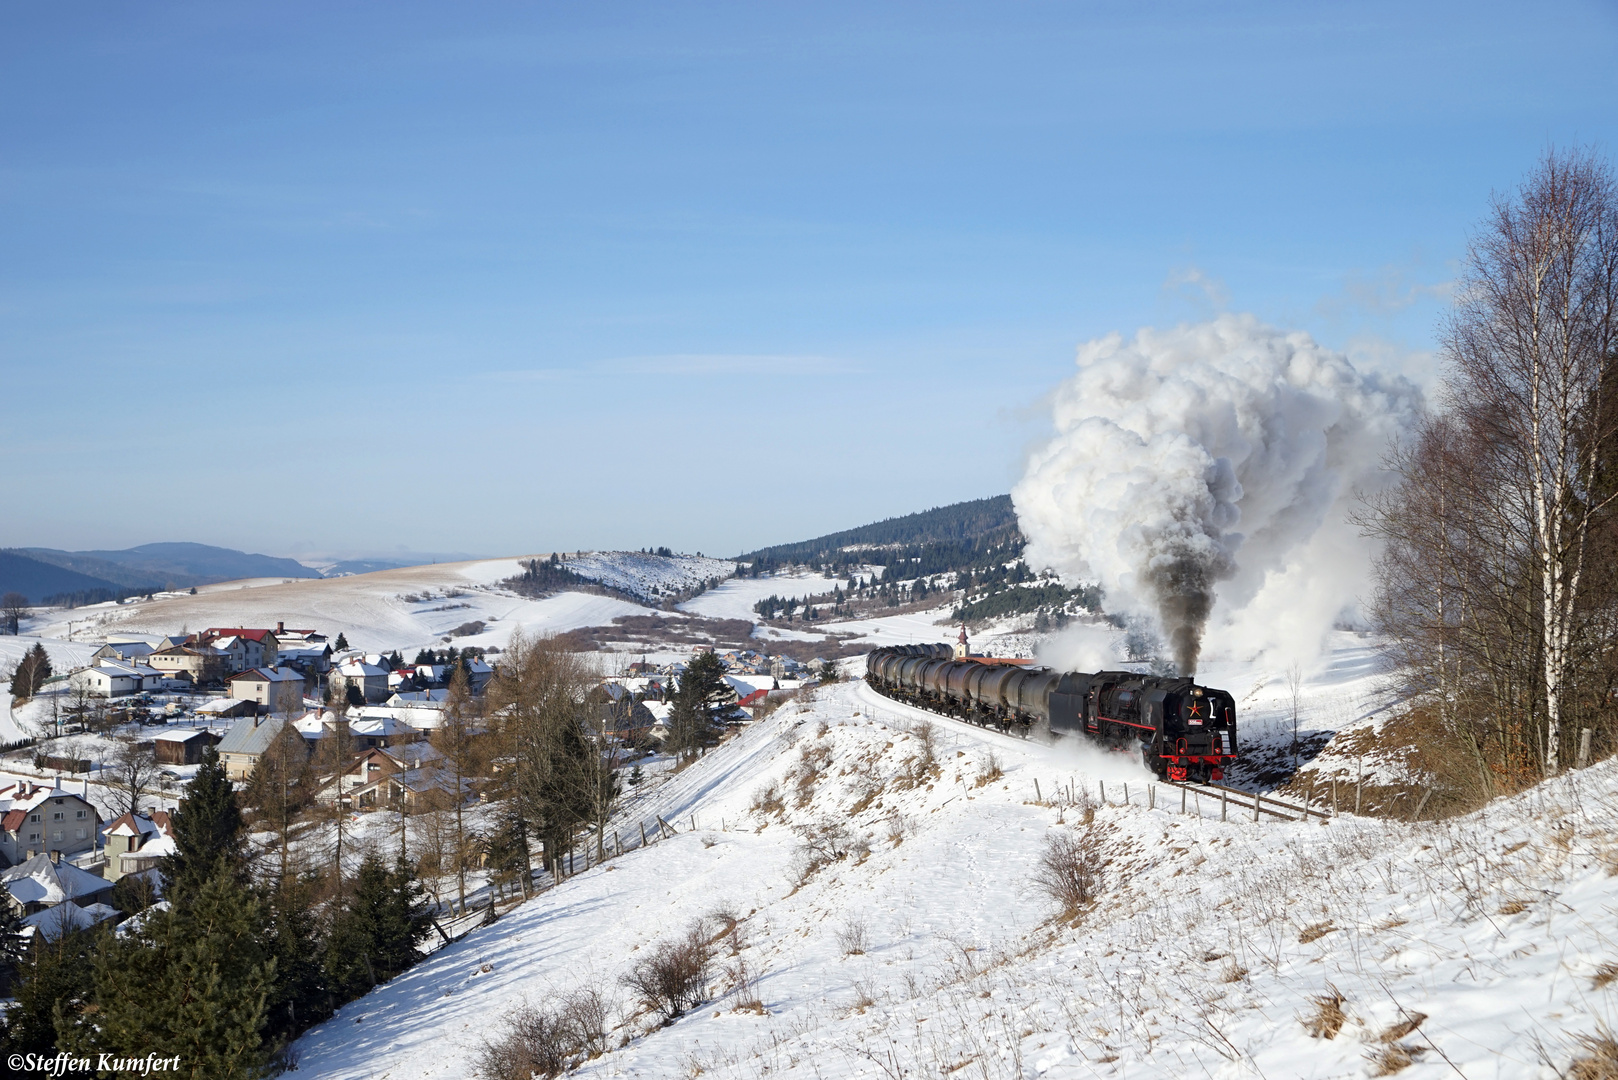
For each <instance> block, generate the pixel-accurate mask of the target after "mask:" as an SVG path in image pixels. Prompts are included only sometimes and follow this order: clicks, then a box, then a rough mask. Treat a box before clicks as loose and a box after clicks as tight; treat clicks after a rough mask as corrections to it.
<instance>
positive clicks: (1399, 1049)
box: [1371, 1043, 1420, 1076]
mask: <svg viewBox="0 0 1618 1080" xmlns="http://www.w3.org/2000/svg"><path fill="white" fill-rule="evenodd" d="M1419 1052H1420V1051H1416V1052H1412V1051H1411V1050H1410V1049H1409V1048H1408V1047H1404V1046H1400V1045H1399V1044H1398V1043H1394V1044H1393V1045H1392V1046H1384V1047H1380V1048H1379V1049H1376V1050H1373V1051H1371V1075H1372V1076H1392V1075H1393V1074H1394V1073H1396V1072H1399V1071H1401V1070H1403V1069H1407V1068H1409V1067H1410V1066H1411V1065H1413V1064H1415V1062H1416V1053H1419Z"/></svg>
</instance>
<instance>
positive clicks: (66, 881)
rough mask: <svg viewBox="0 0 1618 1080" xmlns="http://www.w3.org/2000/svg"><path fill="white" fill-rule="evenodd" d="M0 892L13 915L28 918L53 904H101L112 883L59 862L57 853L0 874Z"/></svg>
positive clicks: (109, 892) (109, 891)
mask: <svg viewBox="0 0 1618 1080" xmlns="http://www.w3.org/2000/svg"><path fill="white" fill-rule="evenodd" d="M0 890H4V891H3V896H4V898H5V900H6V901H7V902H8V903H9V904H10V905H11V908H12V910H13V911H14V912H16V914H17V915H19V916H28V915H33V914H36V913H37V912H40V911H44V910H45V909H46V908H49V907H55V906H56V905H57V904H66V903H74V904H78V905H79V906H80V907H87V906H89V905H90V904H97V903H102V902H104V901H106V900H107V898H108V897H110V896H111V895H112V882H110V881H108V880H107V879H106V878H104V877H101V876H100V875H98V874H92V873H90V872H89V871H88V870H80V869H79V868H78V867H77V866H74V865H73V864H72V863H64V862H62V861H61V859H60V852H53V853H52V854H50V855H43V854H41V855H35V856H34V857H33V858H31V859H27V860H24V861H23V862H20V863H18V864H17V865H16V866H13V867H10V868H9V869H6V870H3V871H0Z"/></svg>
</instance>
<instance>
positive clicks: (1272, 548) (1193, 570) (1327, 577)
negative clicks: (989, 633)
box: [1012, 315, 1421, 674]
mask: <svg viewBox="0 0 1618 1080" xmlns="http://www.w3.org/2000/svg"><path fill="white" fill-rule="evenodd" d="M1078 367H1079V371H1078V374H1076V375H1074V376H1073V377H1072V378H1071V379H1069V380H1068V381H1067V382H1066V383H1064V384H1063V385H1062V386H1061V387H1060V388H1059V390H1058V391H1057V393H1056V395H1055V405H1054V420H1055V426H1056V436H1055V437H1054V438H1053V439H1051V441H1050V442H1049V443H1047V444H1046V445H1045V446H1043V447H1041V448H1040V449H1038V450H1036V451H1035V452H1034V453H1033V454H1032V455H1031V457H1030V460H1029V463H1028V469H1027V472H1026V474H1025V475H1024V477H1023V479H1022V480H1021V482H1019V483H1018V484H1017V486H1016V487H1015V488H1014V489H1013V490H1012V499H1013V501H1014V503H1015V504H1016V508H1017V517H1018V519H1019V521H1020V523H1021V526H1022V530H1023V533H1024V534H1025V535H1026V536H1027V537H1028V551H1027V559H1028V563H1029V565H1030V566H1031V567H1033V568H1036V569H1038V568H1044V567H1050V568H1052V569H1054V570H1056V571H1057V572H1058V573H1059V574H1060V575H1061V576H1062V578H1063V579H1064V580H1065V581H1069V582H1075V581H1080V580H1083V581H1099V582H1100V583H1101V585H1102V587H1103V589H1104V590H1105V592H1106V605H1107V609H1108V610H1109V611H1112V612H1115V613H1119V614H1131V615H1135V616H1145V617H1148V618H1153V619H1155V620H1156V621H1157V622H1158V624H1159V625H1160V626H1161V627H1162V630H1163V633H1164V636H1165V637H1166V638H1167V640H1168V641H1169V643H1170V644H1171V645H1172V647H1173V650H1174V658H1175V663H1176V666H1177V667H1178V668H1179V670H1180V672H1181V673H1182V674H1194V673H1195V671H1196V667H1197V662H1198V659H1199V655H1200V653H1201V650H1202V646H1203V639H1204V634H1205V633H1206V632H1207V629H1208V626H1209V623H1210V619H1212V620H1214V622H1215V624H1216V625H1217V626H1218V627H1219V634H1220V635H1221V636H1220V641H1221V643H1222V644H1226V645H1229V646H1231V647H1233V649H1234V650H1241V651H1247V652H1258V651H1262V650H1263V649H1265V648H1267V647H1271V646H1277V645H1285V646H1287V647H1288V648H1290V649H1291V650H1292V652H1293V654H1294V655H1297V654H1298V653H1299V652H1303V651H1308V652H1312V651H1313V650H1314V649H1315V648H1318V645H1319V643H1320V641H1321V639H1322V638H1323V637H1324V635H1325V632H1326V631H1327V630H1329V629H1330V628H1331V625H1332V623H1333V621H1334V620H1335V619H1337V618H1338V617H1339V616H1340V615H1341V614H1342V613H1343V611H1344V610H1345V609H1348V608H1352V607H1353V605H1354V603H1355V600H1356V598H1357V594H1358V593H1359V592H1360V591H1361V590H1362V589H1363V585H1364V581H1365V578H1366V571H1367V570H1368V568H1369V559H1370V549H1369V546H1368V545H1367V544H1366V542H1364V541H1363V540H1362V539H1361V538H1360V537H1359V536H1358V534H1357V531H1356V530H1355V528H1354V526H1352V525H1351V524H1349V522H1348V521H1347V513H1348V511H1349V509H1350V508H1351V502H1352V493H1353V489H1354V488H1355V487H1356V486H1375V485H1377V484H1379V483H1380V482H1382V476H1381V474H1380V470H1379V463H1380V461H1381V458H1382V455H1383V454H1384V452H1385V451H1386V449H1387V447H1388V444H1389V441H1390V439H1392V438H1393V437H1394V436H1396V435H1397V434H1398V433H1399V432H1400V431H1402V430H1404V429H1406V428H1407V427H1408V426H1409V424H1410V423H1411V421H1412V420H1413V419H1414V417H1415V415H1416V413H1417V412H1418V411H1419V409H1420V407H1421V394H1420V392H1419V391H1418V390H1417V389H1416V387H1415V386H1414V385H1413V384H1412V383H1410V382H1409V381H1408V380H1406V379H1404V378H1402V377H1398V376H1386V375H1379V374H1375V373H1368V372H1360V371H1356V370H1355V368H1354V366H1353V365H1352V364H1350V363H1349V361H1348V358H1347V357H1345V356H1343V355H1342V354H1341V353H1338V352H1334V351H1332V350H1330V349H1327V348H1325V347H1323V346H1321V345H1319V344H1318V343H1316V342H1315V341H1314V340H1313V339H1311V338H1310V337H1309V335H1307V334H1304V333H1286V332H1284V331H1281V330H1277V329H1275V328H1274V327H1270V326H1266V325H1264V324H1262V323H1260V322H1259V321H1258V320H1257V319H1255V318H1253V317H1252V316H1250V315H1241V316H1234V315H1224V316H1220V317H1219V318H1217V319H1214V320H1213V321H1212V322H1207V323H1201V324H1198V325H1194V326H1180V327H1177V328H1175V329H1172V330H1152V329H1145V330H1141V331H1140V332H1139V333H1137V334H1136V335H1135V337H1134V339H1133V340H1130V341H1125V340H1124V339H1123V337H1122V336H1120V335H1118V334H1111V335H1109V336H1107V337H1104V338H1100V339H1098V340H1096V341H1091V342H1089V343H1088V344H1085V345H1083V346H1081V347H1080V348H1079V352H1078Z"/></svg>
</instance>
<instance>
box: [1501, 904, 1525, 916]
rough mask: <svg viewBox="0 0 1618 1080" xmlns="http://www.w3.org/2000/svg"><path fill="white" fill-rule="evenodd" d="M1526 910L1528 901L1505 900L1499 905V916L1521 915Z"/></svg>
mask: <svg viewBox="0 0 1618 1080" xmlns="http://www.w3.org/2000/svg"><path fill="white" fill-rule="evenodd" d="M1527 910H1528V901H1526V900H1507V901H1506V902H1505V903H1504V904H1501V905H1500V914H1502V915H1521V914H1522V913H1523V912H1525V911H1527Z"/></svg>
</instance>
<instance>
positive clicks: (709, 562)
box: [562, 551, 736, 604]
mask: <svg viewBox="0 0 1618 1080" xmlns="http://www.w3.org/2000/svg"><path fill="white" fill-rule="evenodd" d="M562 565H563V566H565V567H567V569H568V570H570V571H572V572H573V573H575V574H577V575H578V576H579V577H581V578H585V579H586V580H589V581H594V582H596V583H597V584H600V585H605V586H606V587H607V588H609V589H616V590H618V591H619V592H622V593H628V594H629V595H630V596H634V597H637V598H638V599H640V600H644V601H646V602H648V603H652V604H656V603H658V602H660V601H661V600H662V599H663V598H664V597H667V596H681V595H688V594H690V593H691V592H692V591H693V590H695V589H701V588H703V587H704V586H706V585H707V583H708V582H709V581H711V580H713V579H714V578H720V579H723V578H728V577H730V576H731V575H732V574H734V573H735V572H736V564H735V563H733V562H729V561H726V560H724V559H708V558H704V557H702V556H700V555H648V554H646V553H645V552H641V551H586V552H583V553H581V554H577V555H563V556H562Z"/></svg>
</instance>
